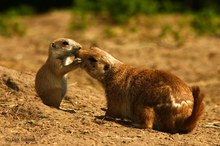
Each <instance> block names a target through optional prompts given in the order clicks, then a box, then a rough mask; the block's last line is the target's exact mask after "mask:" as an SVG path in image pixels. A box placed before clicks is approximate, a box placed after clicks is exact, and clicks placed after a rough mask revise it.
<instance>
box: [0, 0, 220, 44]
mask: <svg viewBox="0 0 220 146" xmlns="http://www.w3.org/2000/svg"><path fill="white" fill-rule="evenodd" d="M15 6H16V7H15ZM59 8H62V9H63V8H69V9H72V10H73V11H74V20H73V22H71V24H70V25H71V30H84V29H85V28H86V27H87V25H89V20H88V19H90V17H88V14H90V15H95V16H98V17H103V16H105V17H107V18H108V21H109V19H110V20H111V21H110V22H113V23H114V24H125V23H127V22H128V21H129V19H130V18H131V17H135V16H136V15H139V14H144V15H156V14H161V13H179V14H190V15H192V16H193V17H192V19H191V20H190V21H189V24H190V26H191V27H192V28H193V30H195V32H196V33H198V34H211V35H218V36H219V29H220V22H219V19H218V16H219V15H218V14H219V12H220V1H219V0H209V1H204V0H182V1H176V0H163V1H162V0H65V1H61V0H47V1H44V2H43V3H42V2H41V1H39V0H32V1H30V0H13V1H8V0H1V5H0V12H1V14H0V34H2V35H6V36H10V35H11V34H13V33H15V34H19V35H23V34H25V30H26V29H25V27H24V26H22V25H21V24H20V23H19V21H18V19H14V18H15V17H16V16H25V15H30V14H38V13H42V12H46V11H49V10H51V9H59ZM76 15H77V16H76ZM105 20H107V19H105ZM134 30H135V29H134ZM166 34H171V35H173V37H174V38H176V40H178V39H179V34H178V32H177V31H176V30H175V31H174V29H173V28H172V27H169V26H164V27H163V28H161V37H163V36H165V35H166ZM106 35H107V36H108V35H109V36H111V35H112V32H111V30H108V29H107V30H106Z"/></svg>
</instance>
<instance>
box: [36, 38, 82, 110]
mask: <svg viewBox="0 0 220 146" xmlns="http://www.w3.org/2000/svg"><path fill="white" fill-rule="evenodd" d="M79 49H81V45H80V44H79V43H77V42H75V41H73V40H71V39H68V38H59V39H56V40H54V41H53V42H52V43H50V46H49V53H48V58H47V60H46V62H45V64H44V65H43V66H42V67H41V68H40V69H39V71H38V72H37V74H36V78H35V89H36V92H37V94H38V95H39V96H40V98H41V100H42V101H43V103H44V104H46V105H48V106H53V107H56V108H59V106H60V103H61V101H62V99H63V97H64V96H65V94H66V91H67V77H66V76H67V73H68V72H69V71H71V70H74V69H76V68H77V67H79V64H80V63H81V61H80V59H77V58H76V59H74V60H73V61H72V63H70V62H68V61H69V59H70V58H69V57H70V56H74V54H75V53H76V52H77V51H78V50H79Z"/></svg>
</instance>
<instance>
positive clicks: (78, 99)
mask: <svg viewBox="0 0 220 146" xmlns="http://www.w3.org/2000/svg"><path fill="white" fill-rule="evenodd" d="M180 19H181V18H180V17H179V16H161V17H156V18H142V17H140V18H139V19H138V20H136V21H131V22H129V24H128V25H127V26H126V27H118V26H111V25H108V24H107V23H106V22H105V19H104V18H103V19H98V20H96V19H95V18H89V19H88V20H87V21H86V22H85V23H86V24H88V27H87V28H86V29H85V30H81V31H78V30H75V31H70V30H69V24H70V22H71V21H74V22H76V20H77V19H76V17H71V14H70V13H69V12H51V13H48V14H44V15H40V16H33V17H24V18H22V20H21V21H22V24H23V25H24V26H26V27H27V33H26V35H24V36H16V35H15V36H13V37H10V38H8V37H2V36H0V44H1V45H0V125H1V127H0V145H25V144H50V145H52V144H54V145H65V144H66V145H82V146H84V145H85V146H88V145H95V146H97V145H100V146H103V145H111V146H112V145H117V146H118V145H131V146H133V145H139V146H142V145H198V146H201V145H210V146H213V145H220V49H219V46H220V39H219V38H214V37H207V36H202V37H201V36H195V35H194V34H192V33H189V31H188V29H187V28H183V29H179V31H180V34H181V37H182V38H181V40H178V42H177V40H176V41H175V40H174V39H173V38H172V37H170V36H167V37H165V38H160V39H158V38H157V37H156V36H158V35H159V34H160V28H161V25H162V24H163V23H168V24H171V25H174V24H176V23H175V22H178V21H179V20H180ZM155 22H157V23H155ZM134 26H135V28H136V29H135V31H131V30H133V27H134ZM59 37H69V38H72V39H74V40H76V41H78V42H80V43H81V44H82V45H83V46H85V47H88V46H89V45H91V44H96V45H98V46H100V47H101V48H103V49H104V50H106V51H108V52H109V53H111V54H112V55H113V56H115V57H116V58H118V59H119V60H121V61H123V62H126V63H128V64H131V65H133V66H138V67H145V68H157V69H163V70H167V71H170V72H172V73H174V74H176V75H177V76H179V77H180V78H181V79H183V80H184V81H185V82H186V83H187V84H188V85H190V86H191V85H198V86H200V87H201V90H202V92H204V93H205V95H206V96H205V99H204V100H205V113H204V114H203V116H202V118H201V120H200V121H199V123H198V125H197V127H196V128H195V129H194V130H193V131H192V132H191V133H189V134H168V133H163V132H159V131H155V130H150V129H145V130H143V129H137V128H132V127H131V125H130V123H129V122H124V121H106V120H103V119H102V116H103V115H104V111H103V110H102V109H103V108H105V103H106V101H105V96H104V92H103V90H102V88H101V86H100V85H99V84H98V83H97V81H95V80H94V79H92V78H91V77H89V76H88V75H87V74H86V73H85V72H84V71H82V70H80V69H77V70H75V71H73V72H71V73H69V88H68V93H67V98H66V99H65V100H64V101H63V103H62V107H64V108H67V109H70V110H69V111H62V110H57V109H54V108H51V107H48V106H45V105H44V104H42V102H41V101H40V99H39V97H38V96H37V95H36V92H35V90H34V78H35V74H36V71H37V70H38V69H39V67H40V66H41V65H42V64H43V63H44V62H45V60H46V58H47V49H48V45H49V42H50V41H52V40H54V39H56V38H59Z"/></svg>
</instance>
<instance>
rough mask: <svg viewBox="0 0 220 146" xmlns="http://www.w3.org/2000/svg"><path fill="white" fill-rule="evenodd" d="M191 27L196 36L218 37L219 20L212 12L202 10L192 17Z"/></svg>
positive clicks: (219, 31) (219, 32)
mask: <svg viewBox="0 0 220 146" xmlns="http://www.w3.org/2000/svg"><path fill="white" fill-rule="evenodd" d="M191 26H192V28H193V29H194V30H195V31H196V33H197V34H209V35H214V36H220V19H219V16H218V15H217V14H216V13H215V12H214V11H212V10H204V11H202V12H200V13H198V14H196V15H194V18H193V19H192V21H191Z"/></svg>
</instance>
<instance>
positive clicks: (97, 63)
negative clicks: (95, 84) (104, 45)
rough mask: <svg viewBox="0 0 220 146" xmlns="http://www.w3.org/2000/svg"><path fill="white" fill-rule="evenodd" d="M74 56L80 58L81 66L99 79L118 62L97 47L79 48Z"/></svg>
mask: <svg viewBox="0 0 220 146" xmlns="http://www.w3.org/2000/svg"><path fill="white" fill-rule="evenodd" d="M76 57H77V58H80V59H81V60H82V64H81V68H83V69H84V70H85V71H86V72H87V73H88V74H89V75H90V76H92V77H93V78H95V79H97V80H99V81H102V80H103V78H104V77H105V75H106V74H107V73H108V71H109V70H111V69H112V67H113V66H114V65H115V64H116V63H119V62H120V61H118V60H117V59H115V58H114V57H113V56H111V55H110V54H109V53H107V52H105V51H103V50H101V49H99V48H98V47H91V48H89V49H82V50H79V51H78V52H77V53H76Z"/></svg>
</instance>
